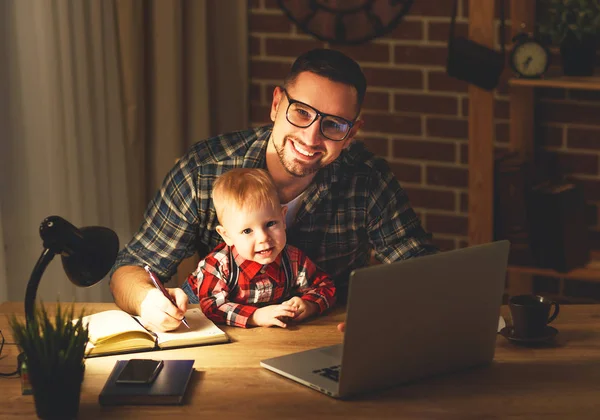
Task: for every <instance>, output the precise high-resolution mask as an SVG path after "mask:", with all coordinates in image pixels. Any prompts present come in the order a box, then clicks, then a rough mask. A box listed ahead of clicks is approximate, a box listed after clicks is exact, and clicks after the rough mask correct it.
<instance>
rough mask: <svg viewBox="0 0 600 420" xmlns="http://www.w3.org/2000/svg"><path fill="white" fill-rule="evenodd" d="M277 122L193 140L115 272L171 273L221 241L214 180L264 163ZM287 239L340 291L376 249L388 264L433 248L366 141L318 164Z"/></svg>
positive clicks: (120, 256)
mask: <svg viewBox="0 0 600 420" xmlns="http://www.w3.org/2000/svg"><path fill="white" fill-rule="evenodd" d="M271 128H272V126H265V127H259V128H254V129H250V130H246V131H238V132H234V133H229V134H224V135H221V136H217V137H212V138H209V139H207V140H203V141H200V142H198V143H196V144H195V145H194V146H192V148H191V149H190V150H189V152H188V153H187V154H186V155H185V156H183V157H182V158H181V159H180V160H179V161H178V163H177V164H176V165H175V167H174V168H173V169H171V171H170V172H169V173H168V174H167V176H166V178H165V180H164V182H163V184H162V186H161V188H160V190H159V191H158V193H157V194H156V196H155V197H154V199H153V200H152V201H151V202H150V204H149V205H148V208H147V210H146V213H145V215H144V222H143V223H142V226H141V227H140V229H139V230H138V232H137V233H136V234H135V236H134V237H133V239H132V240H131V242H129V244H127V246H126V247H125V248H124V249H123V250H121V251H120V252H119V255H118V257H117V260H116V262H115V265H114V266H113V269H112V271H111V275H112V272H114V270H116V269H117V268H118V267H121V266H124V265H135V266H143V265H144V264H149V265H150V266H151V267H152V268H153V270H154V271H155V272H156V273H157V275H158V276H159V277H160V278H161V279H168V278H169V277H171V276H172V275H173V274H174V273H175V271H176V269H177V266H178V264H179V263H180V262H181V261H182V260H183V259H184V258H186V257H189V256H191V255H193V254H194V253H195V252H199V254H200V256H201V257H204V256H205V255H206V254H208V252H209V251H210V250H212V249H213V248H214V247H215V246H217V245H218V244H219V243H221V242H222V239H221V237H220V236H219V234H218V233H217V232H216V226H217V224H218V221H217V214H216V212H215V208H214V205H213V203H212V199H211V191H212V186H213V183H214V182H215V180H216V179H217V177H218V176H219V175H221V174H222V173H224V172H226V171H228V170H229V169H232V168H239V167H244V168H266V160H265V156H266V150H267V143H268V141H269V138H270V136H271ZM287 238H288V243H289V244H291V245H294V246H296V247H298V248H299V249H301V250H302V251H304V252H305V253H306V254H307V255H308V257H309V258H310V259H311V260H312V261H313V262H315V264H317V265H318V266H319V267H320V268H321V269H322V270H324V271H325V272H326V273H328V274H329V275H330V276H331V277H332V278H333V279H334V280H335V283H336V286H337V287H338V290H340V288H341V289H344V286H346V282H347V279H348V276H349V274H350V272H351V271H352V270H353V269H355V268H358V267H364V266H366V265H368V263H369V260H370V255H371V251H372V250H373V251H374V254H375V257H376V258H377V259H378V260H379V261H381V262H385V263H387V262H393V261H396V260H399V259H405V258H410V257H415V256H418V255H423V254H427V253H431V252H434V251H435V247H434V246H433V245H432V244H431V242H430V239H431V238H430V235H429V234H427V233H426V232H425V231H424V230H423V228H422V227H421V222H420V220H419V218H418V217H417V215H416V214H415V212H414V211H413V209H412V208H411V207H410V205H409V202H408V198H407V196H406V193H405V192H404V190H402V188H401V187H400V184H399V182H398V181H397V180H396V178H395V177H394V175H393V174H392V172H391V170H390V169H389V167H388V165H387V163H386V162H385V160H383V159H381V158H375V157H374V156H373V154H372V153H370V152H369V151H367V150H366V149H365V147H364V146H363V145H362V144H361V143H360V142H355V143H354V144H352V145H351V146H350V147H348V148H347V149H345V150H344V151H343V152H342V154H341V155H340V156H339V157H338V159H336V160H335V161H334V162H333V163H331V164H330V165H328V166H327V167H325V168H323V169H321V170H319V172H318V173H317V174H316V176H315V177H314V179H313V182H312V183H311V185H310V186H309V187H308V190H307V194H305V196H304V200H303V202H302V203H301V205H300V207H299V209H298V213H297V215H296V221H295V223H294V224H293V225H292V226H288V229H287Z"/></svg>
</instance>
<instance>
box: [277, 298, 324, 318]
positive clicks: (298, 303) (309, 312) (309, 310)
mask: <svg viewBox="0 0 600 420" xmlns="http://www.w3.org/2000/svg"><path fill="white" fill-rule="evenodd" d="M285 304H288V305H290V306H291V307H292V309H293V310H294V312H296V316H295V317H294V322H302V321H304V320H305V319H306V318H309V317H311V316H313V315H315V314H317V313H319V305H317V304H316V303H314V302H309V301H307V300H304V299H301V298H299V297H298V296H294V297H293V298H291V299H289V300H286V301H285V302H283V303H282V305H285Z"/></svg>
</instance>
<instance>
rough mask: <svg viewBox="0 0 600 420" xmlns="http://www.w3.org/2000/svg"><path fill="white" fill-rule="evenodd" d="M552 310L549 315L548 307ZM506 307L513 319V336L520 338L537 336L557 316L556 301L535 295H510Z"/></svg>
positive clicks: (557, 307) (542, 332)
mask: <svg viewBox="0 0 600 420" xmlns="http://www.w3.org/2000/svg"><path fill="white" fill-rule="evenodd" d="M552 306H554V311H553V312H552V315H550V309H551V308H552ZM508 307H509V309H510V314H511V317H512V321H513V328H514V336H515V337H520V338H532V337H539V336H541V335H543V334H544V332H545V330H546V326H547V325H548V324H549V323H551V322H552V321H554V319H555V318H556V317H557V316H558V311H559V305H558V303H556V302H554V301H552V300H550V299H548V298H545V297H543V296H537V295H519V296H512V297H511V298H510V299H509V300H508Z"/></svg>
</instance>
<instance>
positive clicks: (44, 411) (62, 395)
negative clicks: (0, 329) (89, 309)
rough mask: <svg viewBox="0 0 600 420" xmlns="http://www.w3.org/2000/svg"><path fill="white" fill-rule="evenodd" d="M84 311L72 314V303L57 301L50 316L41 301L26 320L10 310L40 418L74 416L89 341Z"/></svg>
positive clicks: (10, 321) (13, 328)
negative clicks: (22, 319) (39, 306)
mask: <svg viewBox="0 0 600 420" xmlns="http://www.w3.org/2000/svg"><path fill="white" fill-rule="evenodd" d="M83 315H84V314H83V311H82V312H81V314H80V315H79V317H77V320H76V317H75V316H74V308H73V306H72V305H71V306H70V307H69V308H67V309H64V308H62V307H61V305H60V304H58V303H57V305H56V314H55V316H54V317H53V318H52V317H51V316H49V315H48V312H47V311H46V308H45V307H44V306H43V305H42V306H41V309H37V310H36V312H35V315H34V317H33V319H30V320H29V323H26V322H21V321H19V320H18V319H17V317H16V316H15V315H14V314H13V315H12V317H11V318H10V320H9V323H10V327H11V328H12V331H13V336H14V340H15V342H16V343H17V345H18V346H19V347H20V348H21V350H22V351H23V353H24V354H25V359H26V363H27V368H28V372H29V379H30V381H31V386H32V388H33V395H34V398H35V405H36V410H37V414H38V416H39V417H41V418H65V417H69V418H71V417H74V415H76V413H77V410H78V409H79V396H80V391H81V382H82V381H83V373H84V368H85V360H84V356H85V350H86V346H87V343H88V341H89V331H88V327H87V325H84V324H83V322H82V318H83Z"/></svg>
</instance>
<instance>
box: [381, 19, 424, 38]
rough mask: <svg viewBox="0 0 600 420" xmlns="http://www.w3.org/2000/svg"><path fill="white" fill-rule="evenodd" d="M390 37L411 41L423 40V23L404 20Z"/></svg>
mask: <svg viewBox="0 0 600 420" xmlns="http://www.w3.org/2000/svg"><path fill="white" fill-rule="evenodd" d="M388 37H390V38H395V39H404V40H411V41H415V40H421V39H423V22H422V21H414V20H411V21H406V20H403V21H402V22H400V24H399V25H398V26H396V27H395V28H394V29H393V30H392V32H390V34H389V35H388Z"/></svg>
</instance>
